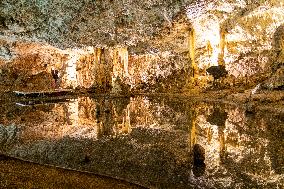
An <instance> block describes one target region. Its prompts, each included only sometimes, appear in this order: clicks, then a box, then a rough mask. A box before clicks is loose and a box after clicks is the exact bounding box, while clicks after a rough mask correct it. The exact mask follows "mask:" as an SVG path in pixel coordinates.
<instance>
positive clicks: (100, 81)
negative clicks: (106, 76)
mask: <svg viewBox="0 0 284 189" xmlns="http://www.w3.org/2000/svg"><path fill="white" fill-rule="evenodd" d="M96 51H97V53H96V54H97V70H98V71H97V84H98V86H102V75H103V73H102V70H101V55H102V49H101V48H97V49H96Z"/></svg>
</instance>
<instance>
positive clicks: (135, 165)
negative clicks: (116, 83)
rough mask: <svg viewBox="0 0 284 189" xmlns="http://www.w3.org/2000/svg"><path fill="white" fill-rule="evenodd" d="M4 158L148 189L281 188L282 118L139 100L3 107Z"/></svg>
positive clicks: (0, 149) (0, 140)
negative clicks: (12, 158)
mask: <svg viewBox="0 0 284 189" xmlns="http://www.w3.org/2000/svg"><path fill="white" fill-rule="evenodd" d="M0 113H1V117H0V153H1V154H5V155H8V156H11V157H16V158H19V159H22V160H26V161H32V162H35V163H39V164H47V165H54V166H58V167H62V168H68V169H74V170H78V171H87V172H92V173H96V174H101V175H106V176H110V177H114V178H119V179H123V180H126V181H129V182H132V183H137V184H140V185H143V186H146V187H149V188H283V187H284V116H283V115H281V114H278V113H271V112H255V111H246V109H245V106H237V105H229V104H222V103H205V102H194V101H191V100H190V99H180V98H174V99H169V98H162V97H146V96H137V97H131V98H110V97H78V98H74V99H63V100H51V99H49V100H47V101H44V102H42V101H39V100H29V101H17V102H7V103H2V104H1V105H0Z"/></svg>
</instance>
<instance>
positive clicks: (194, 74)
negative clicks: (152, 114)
mask: <svg viewBox="0 0 284 189" xmlns="http://www.w3.org/2000/svg"><path fill="white" fill-rule="evenodd" d="M283 20H284V4H283V1H282V0H269V1H259V0H224V1H214V0H195V1H193V0H182V1H174V0H165V1H159V0H147V1H137V0H124V1H117V0H106V1H102V0H99V1H91V0H79V1H74V0H71V1H65V0H55V1H48V0H37V1H31V0H27V1H15V0H13V1H11V0H2V1H1V2H0V78H1V81H0V82H1V83H0V89H1V91H11V90H50V89H52V88H53V87H52V86H53V82H54V81H53V79H52V76H51V71H50V70H51V68H54V69H58V70H59V72H61V76H62V78H60V79H61V80H62V81H61V83H60V87H61V88H74V89H75V88H86V89H91V90H94V91H98V92H109V91H111V89H112V88H115V90H113V91H119V87H118V86H115V85H116V82H115V80H116V79H117V77H119V78H120V79H121V80H122V82H123V83H124V84H125V85H126V86H130V89H129V90H134V91H137V90H138V91H145V90H146V91H147V90H148V91H154V92H184V91H187V90H188V89H191V88H196V87H197V88H202V87H204V86H205V87H206V86H208V82H209V81H210V77H209V76H208V75H207V74H206V72H205V70H206V69H207V68H208V67H210V66H217V65H222V66H225V67H226V70H228V75H229V76H228V78H227V81H226V82H227V84H228V83H232V82H238V81H243V80H246V81H247V82H246V84H249V86H255V85H256V84H258V83H260V82H262V81H264V80H266V79H268V78H269V77H270V76H271V75H272V74H271V73H272V72H273V74H274V75H273V76H272V78H271V79H270V80H268V82H270V83H271V82H272V80H273V86H274V85H275V86H282V85H283V78H282V75H283V74H281V73H282V71H281V70H280V71H277V70H278V69H279V68H281V67H282V65H283V63H284V58H283V57H284V53H283V49H284V45H283V39H284V32H283V24H284V21H283ZM281 69H282V68H281ZM279 73H280V75H279ZM281 78H282V79H281ZM226 82H225V85H226ZM279 82H280V83H279ZM273 88H275V87H273Z"/></svg>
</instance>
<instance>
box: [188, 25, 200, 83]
mask: <svg viewBox="0 0 284 189" xmlns="http://www.w3.org/2000/svg"><path fill="white" fill-rule="evenodd" d="M188 49H189V53H188V58H189V60H190V62H191V69H192V74H191V76H192V77H194V78H195V77H196V76H197V74H198V69H197V66H196V62H195V31H194V29H190V30H189V32H188Z"/></svg>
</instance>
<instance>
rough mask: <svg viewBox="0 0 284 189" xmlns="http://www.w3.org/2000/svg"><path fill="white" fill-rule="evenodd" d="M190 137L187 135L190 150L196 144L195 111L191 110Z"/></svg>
mask: <svg viewBox="0 0 284 189" xmlns="http://www.w3.org/2000/svg"><path fill="white" fill-rule="evenodd" d="M189 121H190V125H189V127H190V135H189V137H190V138H189V145H190V149H192V148H193V146H194V145H195V144H196V141H197V138H196V112H195V110H191V113H190V120H189Z"/></svg>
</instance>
